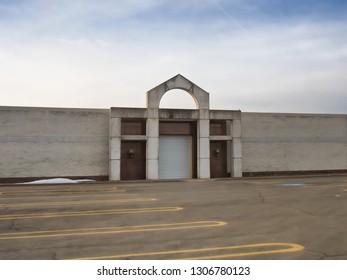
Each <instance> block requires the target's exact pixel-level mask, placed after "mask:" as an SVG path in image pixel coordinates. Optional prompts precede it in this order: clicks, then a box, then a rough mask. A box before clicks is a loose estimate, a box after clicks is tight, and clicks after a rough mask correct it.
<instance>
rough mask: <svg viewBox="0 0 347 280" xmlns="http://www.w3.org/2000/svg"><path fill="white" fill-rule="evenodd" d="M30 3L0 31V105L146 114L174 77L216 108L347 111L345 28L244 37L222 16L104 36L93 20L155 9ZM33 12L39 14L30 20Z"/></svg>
mask: <svg viewBox="0 0 347 280" xmlns="http://www.w3.org/2000/svg"><path fill="white" fill-rule="evenodd" d="M116 2H117V6H115V3H116ZM139 2H140V3H141V4H139ZM208 2H210V1H204V3H205V5H207V4H208ZM31 3H36V6H35V5H34V6H30V5H29V6H30V7H35V9H36V12H35V11H34V10H35V9H34V8H31V9H30V7H29V6H25V7H22V8H21V9H23V10H26V11H31V12H32V14H30V13H29V14H28V16H27V18H22V21H16V22H15V24H14V25H11V26H12V28H7V27H9V26H10V24H8V23H6V22H2V25H1V24H0V31H1V33H2V34H3V36H2V37H1V38H0V76H1V77H2V81H1V83H0V92H1V95H0V104H1V105H22V106H62V107H100V108H108V107H111V106H135V107H144V106H145V92H146V91H147V90H149V89H151V88H153V87H154V86H156V85H157V84H159V83H161V82H163V81H165V80H166V79H168V78H171V77H172V76H174V75H176V74H177V73H181V74H183V75H185V76H186V77H187V78H188V79H190V80H192V81H193V82H196V83H197V84H198V85H199V86H201V87H202V88H204V89H205V90H207V91H208V92H210V94H211V97H210V99H211V107H212V108H216V109H217V108H221V109H241V110H243V111H289V112H298V111H301V112H339V113H343V112H344V113H346V108H345V106H342V104H347V100H346V96H347V95H346V94H345V92H346V89H347V81H346V79H345V78H344V73H345V70H344V69H346V67H347V36H346V35H345V34H346V30H345V29H346V28H345V26H346V25H345V23H341V22H340V23H339V22H313V21H312V22H310V21H308V20H307V21H305V22H303V21H297V22H295V21H292V22H282V23H279V24H277V25H274V24H272V25H265V24H261V23H258V24H255V23H254V24H253V25H252V26H256V27H253V28H248V29H247V32H243V31H242V30H240V29H238V30H237V29H236V30H235V28H234V26H233V28H228V27H229V26H230V22H229V21H228V20H227V19H225V18H223V17H222V18H221V19H218V20H215V21H210V22H208V23H207V22H201V23H200V22H194V21H192V22H177V23H176V22H171V21H169V22H162V24H161V25H160V22H158V23H156V24H154V23H153V22H147V21H144V22H142V21H135V22H132V23H131V24H130V25H127V24H125V26H123V27H119V26H118V25H117V24H116V25H110V26H108V28H105V29H104V26H95V25H92V24H91V23H90V21H93V20H94V19H95V20H96V19H98V18H100V17H102V16H104V15H110V17H116V18H122V17H129V16H131V15H136V14H137V13H140V12H141V11H144V10H147V11H150V10H151V9H156V8H159V7H158V1H154V0H153V1H135V0H134V1H103V2H102V3H103V5H102V6H98V7H95V5H96V4H95V3H96V2H95V1H91V0H88V1H82V0H79V1H34V2H31ZM47 3H49V4H47ZM160 3H161V5H164V4H166V5H167V4H168V3H169V1H163V2H160ZM171 3H172V2H171ZM185 3H187V1H179V2H178V3H177V4H176V5H180V9H185V6H184V5H187V4H185ZM197 3H198V2H194V1H193V2H189V4H190V5H197ZM199 3H201V2H199ZM235 3H237V1H236V2H235ZM45 5H46V6H45ZM66 7H69V9H66ZM116 8H117V9H116ZM200 8H201V9H202V8H203V7H200ZM18 9H20V8H18ZM37 13H38V14H40V15H41V14H44V13H46V16H45V17H40V18H37V19H35V20H34V19H32V17H33V16H34V15H36V16H37ZM93 17H94V19H93ZM28 18H31V19H28ZM73 18H75V21H76V23H74V22H73V21H72V19H73ZM88 21H89V22H88ZM26 22H30V23H31V25H30V26H27V25H25V24H24V23H26ZM121 23H124V22H123V21H121ZM54 26H55V28H54ZM65 30H66V33H64V31H65ZM71 30H73V31H71ZM70 31H71V32H70ZM50 32H51V33H50ZM171 102H172V103H173V106H175V105H177V104H179V103H180V102H179V101H178V102H177V103H176V104H175V101H174V100H172V101H171Z"/></svg>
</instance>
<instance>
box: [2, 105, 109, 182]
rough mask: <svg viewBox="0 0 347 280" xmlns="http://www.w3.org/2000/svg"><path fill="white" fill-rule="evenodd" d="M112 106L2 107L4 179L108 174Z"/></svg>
mask: <svg viewBox="0 0 347 280" xmlns="http://www.w3.org/2000/svg"><path fill="white" fill-rule="evenodd" d="M108 147H109V110H107V109H106V110H99V109H62V108H27V107H0V155H1V156H0V178H9V177H55V176H71V177H73V176H108V154H109V148H108Z"/></svg>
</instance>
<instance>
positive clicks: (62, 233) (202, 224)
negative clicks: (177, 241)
mask: <svg viewBox="0 0 347 280" xmlns="http://www.w3.org/2000/svg"><path fill="white" fill-rule="evenodd" d="M224 225H227V223H226V222H223V221H198V222H185V223H172V224H151V225H138V226H123V227H101V228H77V229H63V230H47V231H31V232H16V233H3V234H0V240H9V239H30V238H52V237H66V236H85V235H105V234H116V233H134V232H151V231H164V230H178V229H196V228H208V227H220V226H224Z"/></svg>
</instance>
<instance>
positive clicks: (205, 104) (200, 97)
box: [147, 74, 210, 110]
mask: <svg viewBox="0 0 347 280" xmlns="http://www.w3.org/2000/svg"><path fill="white" fill-rule="evenodd" d="M171 89H181V90H184V91H186V92H187V93H189V94H190V95H191V96H192V98H193V100H194V101H195V104H196V107H197V109H200V110H206V109H207V110H208V109H209V107H210V102H209V93H208V92H206V91H205V90H203V89H201V88H200V87H198V86H197V85H195V84H194V83H192V82H191V81H189V80H188V79H186V78H185V77H183V76H182V75H180V74H178V75H176V76H175V77H172V78H171V79H169V80H167V81H166V82H164V83H162V84H160V85H158V86H157V87H155V88H153V89H151V90H150V91H148V92H147V108H148V109H159V105H160V100H161V99H162V97H163V96H164V94H165V93H166V92H167V91H169V90H171Z"/></svg>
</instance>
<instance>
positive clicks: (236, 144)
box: [232, 138, 242, 158]
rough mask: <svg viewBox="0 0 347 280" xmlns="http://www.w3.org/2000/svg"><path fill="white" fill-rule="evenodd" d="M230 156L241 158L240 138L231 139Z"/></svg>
mask: <svg viewBox="0 0 347 280" xmlns="http://www.w3.org/2000/svg"><path fill="white" fill-rule="evenodd" d="M232 158H242V142H241V138H233V141H232Z"/></svg>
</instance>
